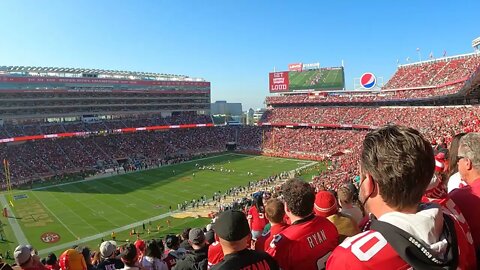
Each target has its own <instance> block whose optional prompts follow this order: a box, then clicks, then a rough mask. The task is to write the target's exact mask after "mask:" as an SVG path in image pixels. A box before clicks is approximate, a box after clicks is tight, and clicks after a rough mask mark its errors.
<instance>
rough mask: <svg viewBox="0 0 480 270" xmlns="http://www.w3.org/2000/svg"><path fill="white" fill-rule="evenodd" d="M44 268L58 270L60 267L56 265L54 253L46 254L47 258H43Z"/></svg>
mask: <svg viewBox="0 0 480 270" xmlns="http://www.w3.org/2000/svg"><path fill="white" fill-rule="evenodd" d="M45 267H47V268H48V269H50V270H59V269H60V266H59V265H58V261H57V256H55V254H54V253H52V252H50V253H48V255H47V257H46V258H45Z"/></svg>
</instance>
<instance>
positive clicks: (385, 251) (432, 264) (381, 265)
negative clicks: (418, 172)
mask: <svg viewBox="0 0 480 270" xmlns="http://www.w3.org/2000/svg"><path fill="white" fill-rule="evenodd" d="M448 224H450V225H448ZM385 228H387V229H385ZM450 229H452V230H450ZM379 230H380V231H379ZM399 230H400V231H399ZM392 236H393V239H395V240H393V241H392ZM465 239H466V235H465V233H464V232H463V230H462V229H461V226H460V225H459V224H458V220H457V219H455V218H452V217H451V216H450V215H447V216H444V212H443V211H442V209H441V208H440V206H439V205H438V204H422V205H420V207H419V211H418V212H417V213H415V214H405V213H400V212H390V213H386V214H384V215H382V216H381V217H379V218H378V220H374V221H373V222H372V227H371V229H370V230H367V231H365V232H362V233H360V234H358V235H355V236H353V237H350V238H347V239H346V240H345V241H344V242H343V243H341V244H340V245H339V246H338V247H337V248H336V249H335V250H334V252H333V253H332V255H331V256H330V258H329V259H328V262H327V265H326V266H327V269H407V268H409V265H410V266H413V267H414V268H415V269H457V263H458V269H476V263H475V259H474V258H471V256H472V251H473V246H471V245H469V244H468V243H466V240H465ZM464 240H465V241H464ZM422 246H423V247H426V248H427V249H422V252H425V253H421V255H418V253H412V252H410V251H412V250H417V247H422ZM407 250H408V252H407ZM399 252H400V253H401V254H402V255H405V254H408V256H407V257H408V258H409V259H410V260H411V262H413V263H412V264H413V265H412V264H409V263H408V262H406V261H405V260H404V259H403V258H402V257H401V256H400V253H399ZM473 252H474V251H473ZM428 253H431V254H430V255H431V256H429V257H428V256H424V255H423V254H428ZM462 254H463V255H462ZM473 254H474V253H473ZM417 255H418V256H417ZM466 255H468V256H470V258H469V257H468V256H466ZM473 257H474V255H473ZM420 262H421V263H420ZM417 263H418V265H417Z"/></svg>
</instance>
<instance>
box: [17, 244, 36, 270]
mask: <svg viewBox="0 0 480 270" xmlns="http://www.w3.org/2000/svg"><path fill="white" fill-rule="evenodd" d="M13 257H14V259H15V263H16V264H17V265H18V266H20V267H21V268H28V267H29V266H31V265H32V264H33V256H32V252H31V250H30V248H29V247H27V246H26V245H19V246H17V247H16V248H15V251H14V252H13Z"/></svg>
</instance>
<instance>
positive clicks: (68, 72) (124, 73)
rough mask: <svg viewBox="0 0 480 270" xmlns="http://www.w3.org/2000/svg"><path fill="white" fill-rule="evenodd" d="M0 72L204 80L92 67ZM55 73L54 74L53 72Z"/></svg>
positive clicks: (10, 68) (25, 68)
mask: <svg viewBox="0 0 480 270" xmlns="http://www.w3.org/2000/svg"><path fill="white" fill-rule="evenodd" d="M0 73H24V74H22V75H26V76H35V75H37V76H62V77H70V76H69V75H73V74H82V75H83V76H85V75H90V76H91V75H94V77H98V78H102V77H103V78H123V77H125V78H128V77H127V76H131V77H132V78H129V79H146V80H171V79H173V80H186V81H204V79H201V78H192V77H189V76H185V75H175V74H166V73H154V72H135V71H122V70H106V69H90V68H62V67H31V66H0ZM52 73H53V74H52Z"/></svg>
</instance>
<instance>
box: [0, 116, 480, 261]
mask: <svg viewBox="0 0 480 270" xmlns="http://www.w3.org/2000/svg"><path fill="white" fill-rule="evenodd" d="M347 132H349V131H347ZM362 135H363V136H364V139H363V142H359V145H360V144H361V145H362V148H361V150H360V146H359V147H358V148H356V149H358V153H357V154H358V155H357V158H356V162H358V163H359V164H360V168H361V171H357V174H358V175H360V179H359V180H358V181H346V182H343V183H340V184H339V186H336V187H333V186H329V185H321V186H317V185H316V183H307V182H305V181H303V180H300V179H298V178H294V179H288V180H285V181H284V182H283V181H282V182H279V183H277V184H278V186H275V187H273V188H271V189H269V191H266V190H267V189H268V188H269V187H272V186H271V185H272V184H276V181H277V180H278V179H280V178H284V179H285V178H289V175H288V174H287V173H283V174H282V175H278V176H276V177H270V178H267V179H263V180H261V181H259V182H257V183H249V185H248V186H247V187H237V188H231V189H230V190H227V192H226V193H225V195H229V196H238V195H241V196H243V195H245V194H249V196H248V197H243V198H242V200H240V201H239V203H237V204H236V202H235V201H234V202H232V204H231V206H230V207H225V208H223V209H222V211H221V212H220V213H219V214H216V215H215V216H213V217H212V221H211V223H210V224H208V225H207V226H205V227H199V228H185V230H184V231H183V233H182V234H181V235H167V236H165V237H162V238H154V239H149V240H142V239H140V238H137V240H136V241H135V243H128V241H127V243H126V244H124V245H122V246H120V247H119V246H118V245H117V242H116V241H115V236H114V235H113V233H112V240H107V241H104V240H103V239H102V241H103V242H102V243H101V245H100V246H99V248H98V250H93V251H90V249H89V248H88V247H83V246H73V247H72V248H69V249H67V250H65V251H64V252H63V253H62V254H60V255H59V257H58V259H57V257H56V256H55V254H53V253H50V254H48V256H47V257H46V258H44V259H40V257H39V256H38V255H37V252H36V250H35V249H34V248H33V247H32V246H30V245H19V246H18V247H17V248H16V249H15V251H14V252H13V259H14V260H15V264H16V265H15V266H14V267H15V269H19V270H20V269H22V270H28V269H38V270H47V269H56V270H60V269H61V270H67V269H68V270H77V269H78V270H82V269H83V270H85V269H88V270H109V269H125V270H126V269H134V270H137V269H148V270H183V269H191V270H197V269H202V270H207V269H212V270H218V269H222V270H223V269H272V270H274V269H285V270H296V269H307V270H315V269H391V268H392V267H393V268H395V269H406V268H408V267H412V268H414V269H466V270H470V269H472V270H474V269H477V265H478V263H479V260H478V254H479V251H480V242H479V241H480V231H479V229H480V228H479V222H478V219H477V213H476V210H475V208H476V206H478V198H480V194H479V193H478V191H479V190H480V186H479V185H480V182H479V181H480V178H479V176H480V169H478V160H480V147H479V145H480V144H479V143H480V133H467V134H464V135H462V137H461V138H460V139H459V142H458V145H457V147H458V149H453V146H450V149H449V150H450V151H451V153H456V154H455V156H454V157H453V160H455V162H447V161H446V160H440V158H439V154H440V153H445V152H444V151H446V150H447V148H443V147H447V145H446V144H444V143H443V142H441V145H442V146H441V147H440V148H439V147H432V145H431V144H430V143H429V142H428V141H427V140H426V139H425V138H424V137H423V136H422V135H421V134H420V133H419V132H418V131H417V130H415V129H412V128H407V127H402V126H394V125H391V126H386V127H383V128H380V129H377V130H375V131H372V132H369V133H368V134H362ZM358 157H359V158H358ZM352 161H353V160H352ZM353 163H355V161H353V162H350V166H353ZM331 166H332V167H335V166H336V164H335V162H333V164H332V165H331ZM454 167H455V168H456V170H457V171H458V173H459V174H460V175H461V177H462V179H465V181H466V184H467V186H465V187H457V188H455V189H453V190H452V191H451V192H449V193H447V192H443V193H439V192H433V190H436V191H439V190H443V191H445V190H446V182H444V181H443V180H440V181H439V180H438V179H441V178H442V177H444V175H449V174H450V171H452V170H453V169H454ZM341 170H348V169H347V168H341ZM380 175H384V176H385V178H380V177H379V176H380ZM320 178H322V180H324V179H325V178H324V177H323V176H320ZM312 184H313V185H312ZM252 191H257V192H253V193H252ZM235 205H236V206H235ZM400 205H402V206H400ZM7 256H9V255H7ZM10 258H11V257H10ZM3 264H4V265H3V266H2V268H5V269H6V270H9V269H12V268H11V267H10V265H8V264H5V263H3ZM439 265H442V266H441V267H438V266H439Z"/></svg>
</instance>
